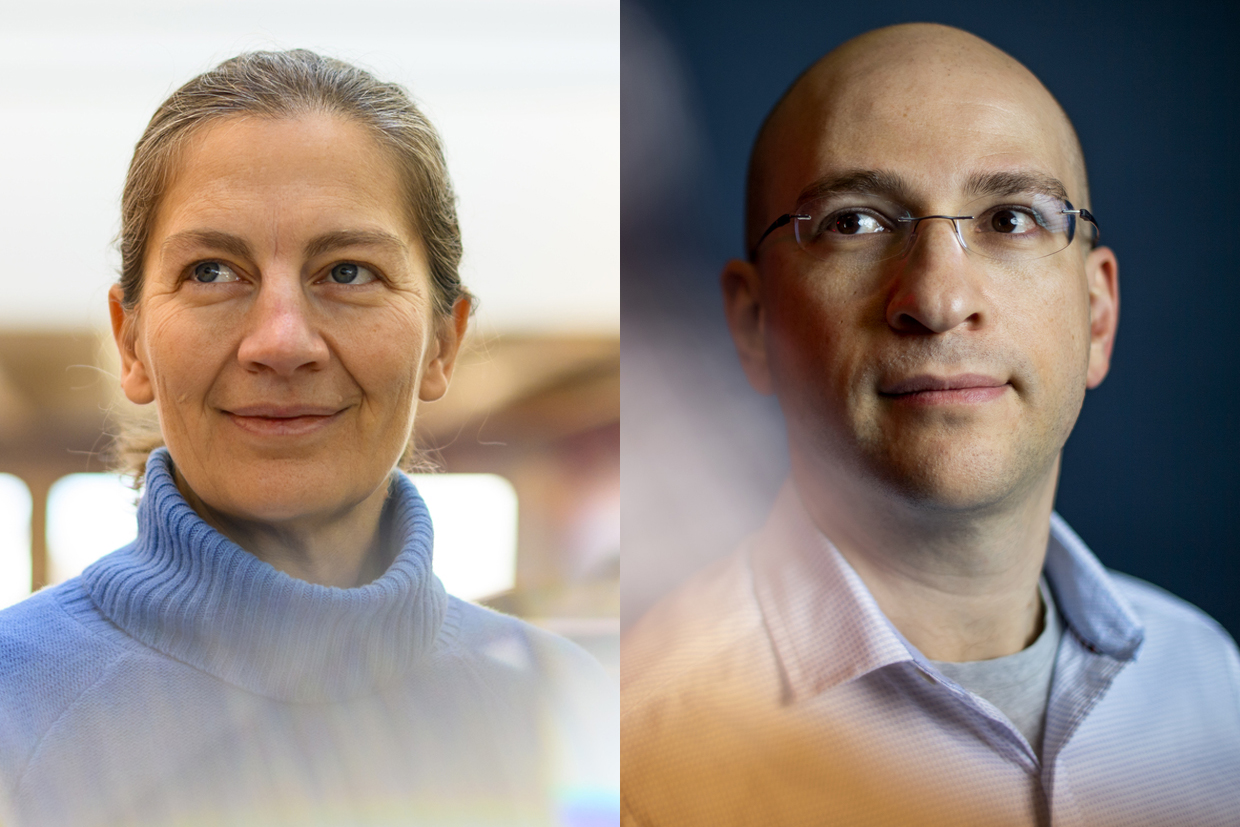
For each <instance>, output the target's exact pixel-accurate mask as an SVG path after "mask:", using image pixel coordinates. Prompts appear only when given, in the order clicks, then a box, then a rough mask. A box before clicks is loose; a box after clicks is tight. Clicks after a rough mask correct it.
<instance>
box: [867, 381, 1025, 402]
mask: <svg viewBox="0 0 1240 827" xmlns="http://www.w3.org/2000/svg"><path fill="white" fill-rule="evenodd" d="M1009 387H1011V386H1010V385H1009V384H1008V383H1007V382H1005V381H1004V380H1002V379H997V378H995V377H993V376H985V375H983V374H977V373H964V374H958V375H956V376H932V375H929V374H923V375H920V376H912V377H909V378H908V379H902V380H900V381H898V382H893V383H889V384H887V385H884V386H883V387H882V388H880V389H879V394H880V395H881V396H883V397H886V398H887V399H890V400H892V401H893V402H897V403H899V404H903V405H914V406H933V405H968V404H976V403H980V402H989V401H990V400H992V399H997V398H999V397H1000V396H1002V395H1003V394H1004V393H1006V392H1007V390H1008V388H1009Z"/></svg>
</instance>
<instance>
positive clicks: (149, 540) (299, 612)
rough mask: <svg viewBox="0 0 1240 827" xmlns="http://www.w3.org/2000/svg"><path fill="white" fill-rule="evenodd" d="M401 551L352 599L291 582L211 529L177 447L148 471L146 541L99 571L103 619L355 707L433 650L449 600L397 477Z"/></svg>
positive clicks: (220, 672) (175, 649)
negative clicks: (176, 458) (179, 478)
mask: <svg viewBox="0 0 1240 827" xmlns="http://www.w3.org/2000/svg"><path fill="white" fill-rule="evenodd" d="M388 497H389V500H388V503H387V505H386V508H388V509H391V523H390V524H391V529H392V532H393V535H394V539H395V541H396V542H397V543H399V547H400V552H399V553H398V555H397V556H396V559H395V560H394V561H393V562H392V565H391V566H390V567H389V568H388V570H387V572H385V573H384V575H383V576H382V577H380V578H379V579H378V580H375V581H374V582H372V583H369V584H367V585H365V586H360V587H358V588H354V589H340V588H335V587H332V586H320V585H316V584H313V583H307V582H305V581H302V580H298V579H296V578H294V577H290V576H289V575H287V574H285V573H284V572H281V571H277V570H276V569H274V568H272V567H271V566H270V565H268V564H267V563H264V562H263V561H262V560H259V559H258V558H257V557H255V556H254V555H252V554H250V553H249V552H248V551H246V550H245V549H243V548H241V547H240V546H238V545H237V544H236V543H234V542H232V541H231V540H229V539H228V538H227V537H225V536H224V535H222V534H220V533H219V532H218V531H216V530H215V529H214V528H212V527H211V526H209V525H207V523H206V522H204V521H203V520H202V518H201V517H199V516H198V514H197V513H196V512H195V511H194V510H193V508H191V507H190V506H189V504H188V503H186V501H185V498H184V497H182V496H181V492H180V491H178V490H177V486H176V482H175V480H174V478H173V468H172V459H171V457H169V455H168V451H167V449H165V448H160V449H159V450H157V451H155V452H153V453H152V454H151V456H150V459H149V460H148V461H147V466H146V487H145V493H144V494H143V497H142V502H141V504H140V505H139V506H138V539H137V540H135V541H134V542H133V543H131V544H130V545H128V546H126V547H124V548H122V549H120V550H119V551H116V552H113V553H112V554H109V555H108V556H106V557H104V558H103V559H101V560H99V561H98V562H96V563H95V564H94V565H92V566H90V567H89V568H88V569H87V570H86V571H85V572H84V574H83V579H84V581H85V586H86V589H87V591H88V592H89V593H90V595H91V597H92V599H93V600H94V602H95V604H96V605H97V606H98V607H99V610H100V611H101V612H102V613H103V614H104V615H105V616H106V617H107V618H108V619H109V620H111V621H112V622H113V623H115V624H116V625H117V626H119V627H120V628H121V629H123V630H124V631H125V632H127V633H128V634H130V635H131V636H133V637H134V638H136V639H137V640H139V641H141V642H142V643H145V644H146V645H147V646H150V647H151V648H153V649H155V650H157V651H159V652H162V653H164V654H165V655H168V656H169V657H172V658H175V659H176V660H179V661H181V662H183V663H186V664H189V665H190V666H193V667H196V668H198V669H201V670H203V671H204V672H207V673H209V674H212V675H214V676H216V677H217V678H219V679H220V680H223V681H227V682H228V683H230V684H233V685H236V686H240V687H242V688H244V689H247V690H249V691H251V692H255V693H257V694H260V695H264V696H266V697H270V698H276V699H279V700H285V701H298V702H316V701H332V700H344V699H347V698H351V697H356V696H359V695H364V694H367V693H369V692H371V691H374V690H375V689H377V688H379V687H381V686H383V685H385V684H388V683H391V682H393V681H394V680H396V679H398V678H399V677H400V676H401V675H403V674H404V673H405V672H406V671H407V670H408V669H410V668H411V667H412V666H413V665H414V664H415V663H416V661H418V660H419V659H420V658H421V657H422V656H423V655H424V654H426V653H427V652H429V651H430V649H431V647H432V646H433V645H434V643H435V638H436V636H437V635H438V634H439V630H440V628H441V626H442V625H443V622H444V615H445V612H446V608H447V595H446V593H445V592H444V589H443V585H442V584H440V582H439V578H437V577H435V575H434V574H433V573H432V571H431V549H432V546H433V542H434V537H433V533H432V529H431V518H430V514H429V513H428V512H427V510H426V504H425V503H423V502H422V498H421V497H420V496H419V495H418V492H417V489H416V488H415V487H414V485H413V483H412V482H410V481H409V479H408V478H407V477H405V475H404V474H400V473H395V474H393V475H392V480H391V487H390V489H389V494H388Z"/></svg>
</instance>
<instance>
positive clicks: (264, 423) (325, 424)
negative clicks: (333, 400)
mask: <svg viewBox="0 0 1240 827" xmlns="http://www.w3.org/2000/svg"><path fill="white" fill-rule="evenodd" d="M349 407H351V406H349ZM349 407H344V408H335V407H330V406H321V405H291V406H290V405H248V406H245V407H241V408H236V409H233V410H224V411H222V413H223V414H224V415H225V416H227V417H228V418H229V419H230V420H232V423H233V424H234V425H236V426H237V427H238V428H240V429H241V430H243V431H246V432H248V433H251V434H257V435H258V436H265V437H296V436H307V435H310V434H318V433H320V432H322V431H324V430H327V429H328V428H329V427H330V426H332V425H335V424H337V423H339V422H340V420H341V419H342V418H343V417H344V415H345V413H346V412H347V411H348V410H349Z"/></svg>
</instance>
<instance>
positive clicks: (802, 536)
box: [751, 481, 1143, 703]
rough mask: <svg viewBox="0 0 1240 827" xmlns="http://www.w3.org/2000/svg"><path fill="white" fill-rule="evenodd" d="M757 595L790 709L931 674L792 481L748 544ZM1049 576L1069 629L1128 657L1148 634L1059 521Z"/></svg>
mask: <svg viewBox="0 0 1240 827" xmlns="http://www.w3.org/2000/svg"><path fill="white" fill-rule="evenodd" d="M751 560H752V566H753V572H754V591H755V594H756V597H757V601H758V606H759V608H760V610H761V612H762V615H763V619H764V621H765V623H766V627H767V630H768V633H769V634H770V637H771V643H772V646H773V647H774V650H775V656H776V658H777V659H778V660H779V662H780V666H781V668H782V671H783V673H784V675H785V678H786V680H787V682H788V690H789V695H790V697H789V700H790V701H792V702H793V703H795V702H797V701H800V700H804V699H806V698H810V697H813V696H815V695H818V694H820V693H822V692H825V691H827V690H828V689H831V688H833V687H835V686H838V685H840V684H843V683H847V682H848V681H851V680H853V679H855V678H859V677H861V676H863V675H866V674H868V673H870V672H872V671H874V670H875V669H879V668H881V667H884V666H889V665H891V664H895V663H901V662H915V663H917V664H919V665H921V666H922V667H923V668H928V666H927V662H926V660H925V658H924V657H923V656H922V655H921V653H920V652H918V651H917V649H916V648H915V647H913V646H912V645H911V644H910V643H909V642H908V641H907V640H905V638H904V636H903V635H901V634H900V632H899V631H898V630H897V629H896V628H895V627H894V626H893V625H892V624H891V621H889V620H888V619H887V617H886V615H884V614H883V612H882V610H881V609H879V607H878V604H877V603H876V602H875V601H874V597H873V595H871V594H870V590H869V589H868V588H866V585H865V583H864V582H862V580H861V578H860V576H858V574H857V572H856V571H855V570H854V569H853V568H852V566H850V565H849V564H848V561H846V560H845V559H844V557H843V555H841V554H840V552H839V550H838V549H836V547H835V546H834V545H833V544H832V543H831V541H830V540H829V539H827V537H826V536H825V535H824V534H823V533H822V532H821V531H819V530H818V528H817V526H815V525H814V523H813V520H812V519H811V518H810V516H809V514H808V513H806V511H805V507H804V506H803V505H802V503H801V499H800V495H799V494H798V493H797V491H796V488H795V486H794V485H793V484H792V482H791V481H788V482H786V483H785V484H784V486H783V488H782V489H781V490H780V492H779V495H778V497H777V498H776V500H775V506H774V508H773V509H772V511H771V515H770V517H769V519H768V520H767V523H766V525H765V526H764V527H763V529H762V530H761V531H760V532H759V533H758V535H757V536H756V538H755V541H754V545H753V546H752V547H751ZM1044 573H1045V575H1046V578H1047V580H1048V582H1049V585H1050V587H1051V589H1052V590H1053V591H1054V595H1055V600H1056V602H1057V603H1058V605H1059V609H1060V611H1061V612H1062V614H1063V617H1064V619H1065V621H1066V622H1067V625H1068V627H1069V628H1070V629H1071V630H1072V631H1073V632H1074V633H1075V634H1076V635H1077V637H1079V638H1080V639H1081V640H1082V642H1084V643H1085V645H1086V647H1087V648H1090V649H1091V650H1092V651H1094V652H1097V653H1101V654H1105V655H1109V656H1111V657H1113V658H1117V659H1121V660H1128V659H1130V658H1131V657H1133V655H1134V654H1135V653H1136V651H1137V648H1138V647H1139V646H1140V644H1141V639H1142V635H1143V631H1142V628H1141V624H1140V622H1139V621H1138V620H1137V619H1136V616H1135V614H1134V613H1133V611H1132V608H1131V607H1130V606H1129V605H1128V604H1127V602H1126V601H1125V600H1124V599H1123V597H1121V596H1120V594H1119V593H1118V591H1117V590H1116V589H1115V587H1114V586H1113V585H1112V583H1111V582H1110V578H1109V576H1108V575H1107V573H1106V570H1105V569H1104V568H1103V567H1102V564H1101V563H1099V562H1098V559H1097V558H1096V557H1094V555H1093V554H1092V553H1091V552H1090V550H1089V549H1088V548H1087V547H1086V546H1085V544H1084V543H1083V542H1082V541H1081V539H1080V538H1079V537H1077V536H1076V534H1075V533H1073V531H1072V529H1070V528H1068V525H1067V524H1066V523H1065V522H1064V521H1063V519H1062V518H1060V517H1059V515H1057V514H1052V515H1051V535H1050V541H1049V543H1048V545H1047V555H1046V563H1045V567H1044Z"/></svg>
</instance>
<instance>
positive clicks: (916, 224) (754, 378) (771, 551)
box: [622, 25, 1240, 825]
mask: <svg viewBox="0 0 1240 827" xmlns="http://www.w3.org/2000/svg"><path fill="white" fill-rule="evenodd" d="M748 199H749V203H748V216H747V239H746V242H747V248H748V250H749V251H750V254H749V258H748V260H745V261H732V262H729V263H728V264H727V266H726V267H725V269H724V272H723V276H722V286H723V293H724V306H725V310H726V313H727V317H728V323H729V326H730V328H731V331H732V336H733V339H734V340H735V343H736V347H737V351H738V353H739V355H740V359H741V363H742V365H743V367H744V369H745V372H746V374H747V376H748V377H749V380H750V382H751V384H752V385H753V386H754V387H755V388H756V389H757V390H758V391H759V392H762V393H774V394H775V395H776V396H777V397H778V399H779V402H780V405H781V408H782V410H783V412H784V416H785V420H786V424H787V431H788V443H789V450H790V459H791V469H792V474H791V479H790V480H789V482H788V483H787V484H786V485H785V487H784V489H783V490H782V491H781V493H780V495H779V497H778V498H777V501H776V504H775V507H774V509H773V511H772V514H771V516H770V518H769V521H768V523H767V525H766V526H765V528H763V529H762V531H760V532H759V533H758V534H757V535H756V536H755V537H753V538H751V540H750V541H748V542H746V543H745V544H744V545H743V546H742V548H740V549H739V550H738V551H737V553H736V554H734V555H733V556H731V557H730V558H727V559H725V560H724V561H722V562H720V563H719V564H716V565H715V566H714V567H712V568H711V569H708V570H707V571H705V572H703V573H701V574H700V575H698V576H697V577H696V578H695V579H694V580H692V581H691V582H690V583H688V584H687V585H686V586H684V587H683V588H682V589H681V590H680V591H679V592H678V593H676V594H674V595H673V596H672V597H671V598H669V599H668V600H666V601H664V603H663V604H661V605H660V606H659V607H656V609H655V610H653V611H652V612H651V613H650V614H649V615H647V617H646V618H645V619H643V621H642V622H641V623H640V624H639V625H638V626H637V627H636V628H635V629H634V630H633V631H632V632H631V633H630V634H629V636H628V637H627V639H626V642H625V649H624V652H623V660H622V662H623V670H624V677H623V684H622V693H623V712H622V715H623V718H622V726H623V736H624V740H623V752H622V766H623V773H624V775H623V782H622V785H623V786H622V790H623V798H624V802H623V806H624V818H625V819H626V823H629V824H633V825H663V824H667V825H673V824H674V825H696V824H702V825H724V824H814V825H820V824H848V825H865V824H952V825H962V824H978V825H1007V824H1031V825H1032V824H1046V823H1053V824H1056V825H1058V824H1080V825H1144V824H1193V825H1207V824H1219V825H1222V824H1235V823H1236V822H1237V820H1238V819H1240V793H1238V792H1237V788H1238V786H1240V785H1237V780H1240V655H1238V653H1237V650H1236V646H1235V644H1234V642H1232V641H1231V639H1230V638H1229V637H1228V636H1227V634H1226V632H1224V631H1223V630H1222V628H1221V627H1219V626H1218V624H1216V623H1215V622H1214V621H1212V620H1211V619H1209V618H1208V617H1206V616H1205V615H1204V614H1202V613H1201V612H1200V611H1198V610H1197V609H1195V608H1193V607H1192V606H1189V605H1188V604H1186V603H1184V602H1182V601H1180V600H1178V599H1176V598H1174V597H1172V596H1170V595H1168V594H1166V593H1164V592H1162V591H1160V590H1158V589H1156V588H1154V587H1152V586H1149V585H1148V584H1145V583H1142V582H1140V581H1137V580H1135V579H1132V578H1129V577H1125V576H1123V575H1118V574H1115V573H1112V572H1108V571H1106V570H1105V569H1103V568H1102V566H1101V565H1100V564H1099V563H1098V561H1097V560H1096V558H1094V557H1093V555H1092V554H1091V553H1090V552H1089V550H1088V549H1087V548H1086V547H1085V545H1084V544H1083V543H1082V542H1081V540H1080V539H1079V538H1077V537H1076V535H1075V534H1073V533H1072V531H1071V529H1069V528H1068V526H1067V525H1066V524H1065V523H1063V521H1062V520H1061V519H1059V518H1058V516H1056V515H1054V514H1052V506H1053V502H1054V496H1055V486H1056V482H1057V480H1058V474H1059V460H1060V453H1061V451H1062V449H1063V446H1064V443H1065V441H1066V440H1067V437H1068V434H1069V432H1070V431H1071V429H1072V426H1073V424H1074V422H1075V421H1076V417H1077V415H1078V413H1079V411H1080V407H1081V404H1082V401H1083V399H1084V396H1085V391H1086V389H1087V388H1093V387H1096V386H1097V385H1098V384H1099V383H1100V382H1102V380H1103V379H1104V377H1105V376H1106V373H1107V370H1108V367H1109V363H1110V357H1111V349H1112V344H1113V341H1114V337H1115V330H1116V324H1117V319H1118V297H1119V294H1118V266H1117V263H1116V258H1115V255H1114V253H1113V252H1112V251H1111V250H1109V249H1107V248H1106V247H1101V246H1097V245H1096V243H1095V242H1096V239H1097V224H1098V220H1096V219H1094V217H1093V215H1092V214H1091V213H1090V211H1089V193H1088V185H1087V182H1086V176H1085V165H1084V160H1083V158H1082V155H1081V150H1080V145H1079V142H1078V141H1077V139H1076V135H1075V132H1074V130H1073V129H1072V126H1071V124H1070V123H1069V122H1068V119H1067V117H1066V115H1065V114H1064V113H1063V111H1062V109H1061V108H1060V107H1059V105H1058V104H1057V103H1056V101H1055V100H1054V99H1053V98H1052V97H1051V95H1050V93H1049V92H1048V91H1047V90H1046V89H1045V88H1044V87H1043V86H1042V85H1041V83H1040V82H1039V81H1038V80H1037V79H1036V78H1035V77H1034V76H1033V75H1032V74H1030V72H1029V71H1028V70H1027V69H1025V68H1024V67H1023V66H1021V65H1020V64H1018V63H1017V62H1016V61H1015V60H1013V59H1012V58H1011V57H1009V56H1008V55H1006V54H1004V53H1002V52H1000V51H998V50H997V49H995V48H994V47H993V46H991V45H989V44H987V43H985V42H983V41H981V40H979V39H977V38H975V37H973V36H972V35H969V34H966V33H964V32H961V31H958V30H955V29H949V28H946V27H941V26H932V25H909V26H897V27H892V28H889V29H883V30H879V31H876V32H871V33H869V34H867V35H863V36H862V37H860V38H857V39H856V40H853V41H851V42H849V43H847V44H845V45H844V46H842V47H840V48H839V49H837V50H836V51H835V52H833V53H831V54H830V55H828V56H827V57H825V58H824V59H822V60H821V61H819V62H818V63H817V64H816V65H814V66H813V67H811V69H810V70H809V71H807V72H806V73H805V74H804V75H803V76H802V77H801V78H800V79H799V80H798V81H797V82H796V84H794V86H793V87H792V88H791V89H790V90H789V91H788V93H787V94H786V95H785V96H784V98H783V99H782V100H781V101H780V102H779V103H778V104H777V105H776V107H775V109H774V110H773V111H772V113H771V114H770V116H769V117H768V119H767V121H766V123H765V124H764V125H763V128H762V130H761V132H760V134H759V136H758V139H757V141H756V143H755V146H754V150H753V155H752V159H751V164H750V178H749V193H748Z"/></svg>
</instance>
